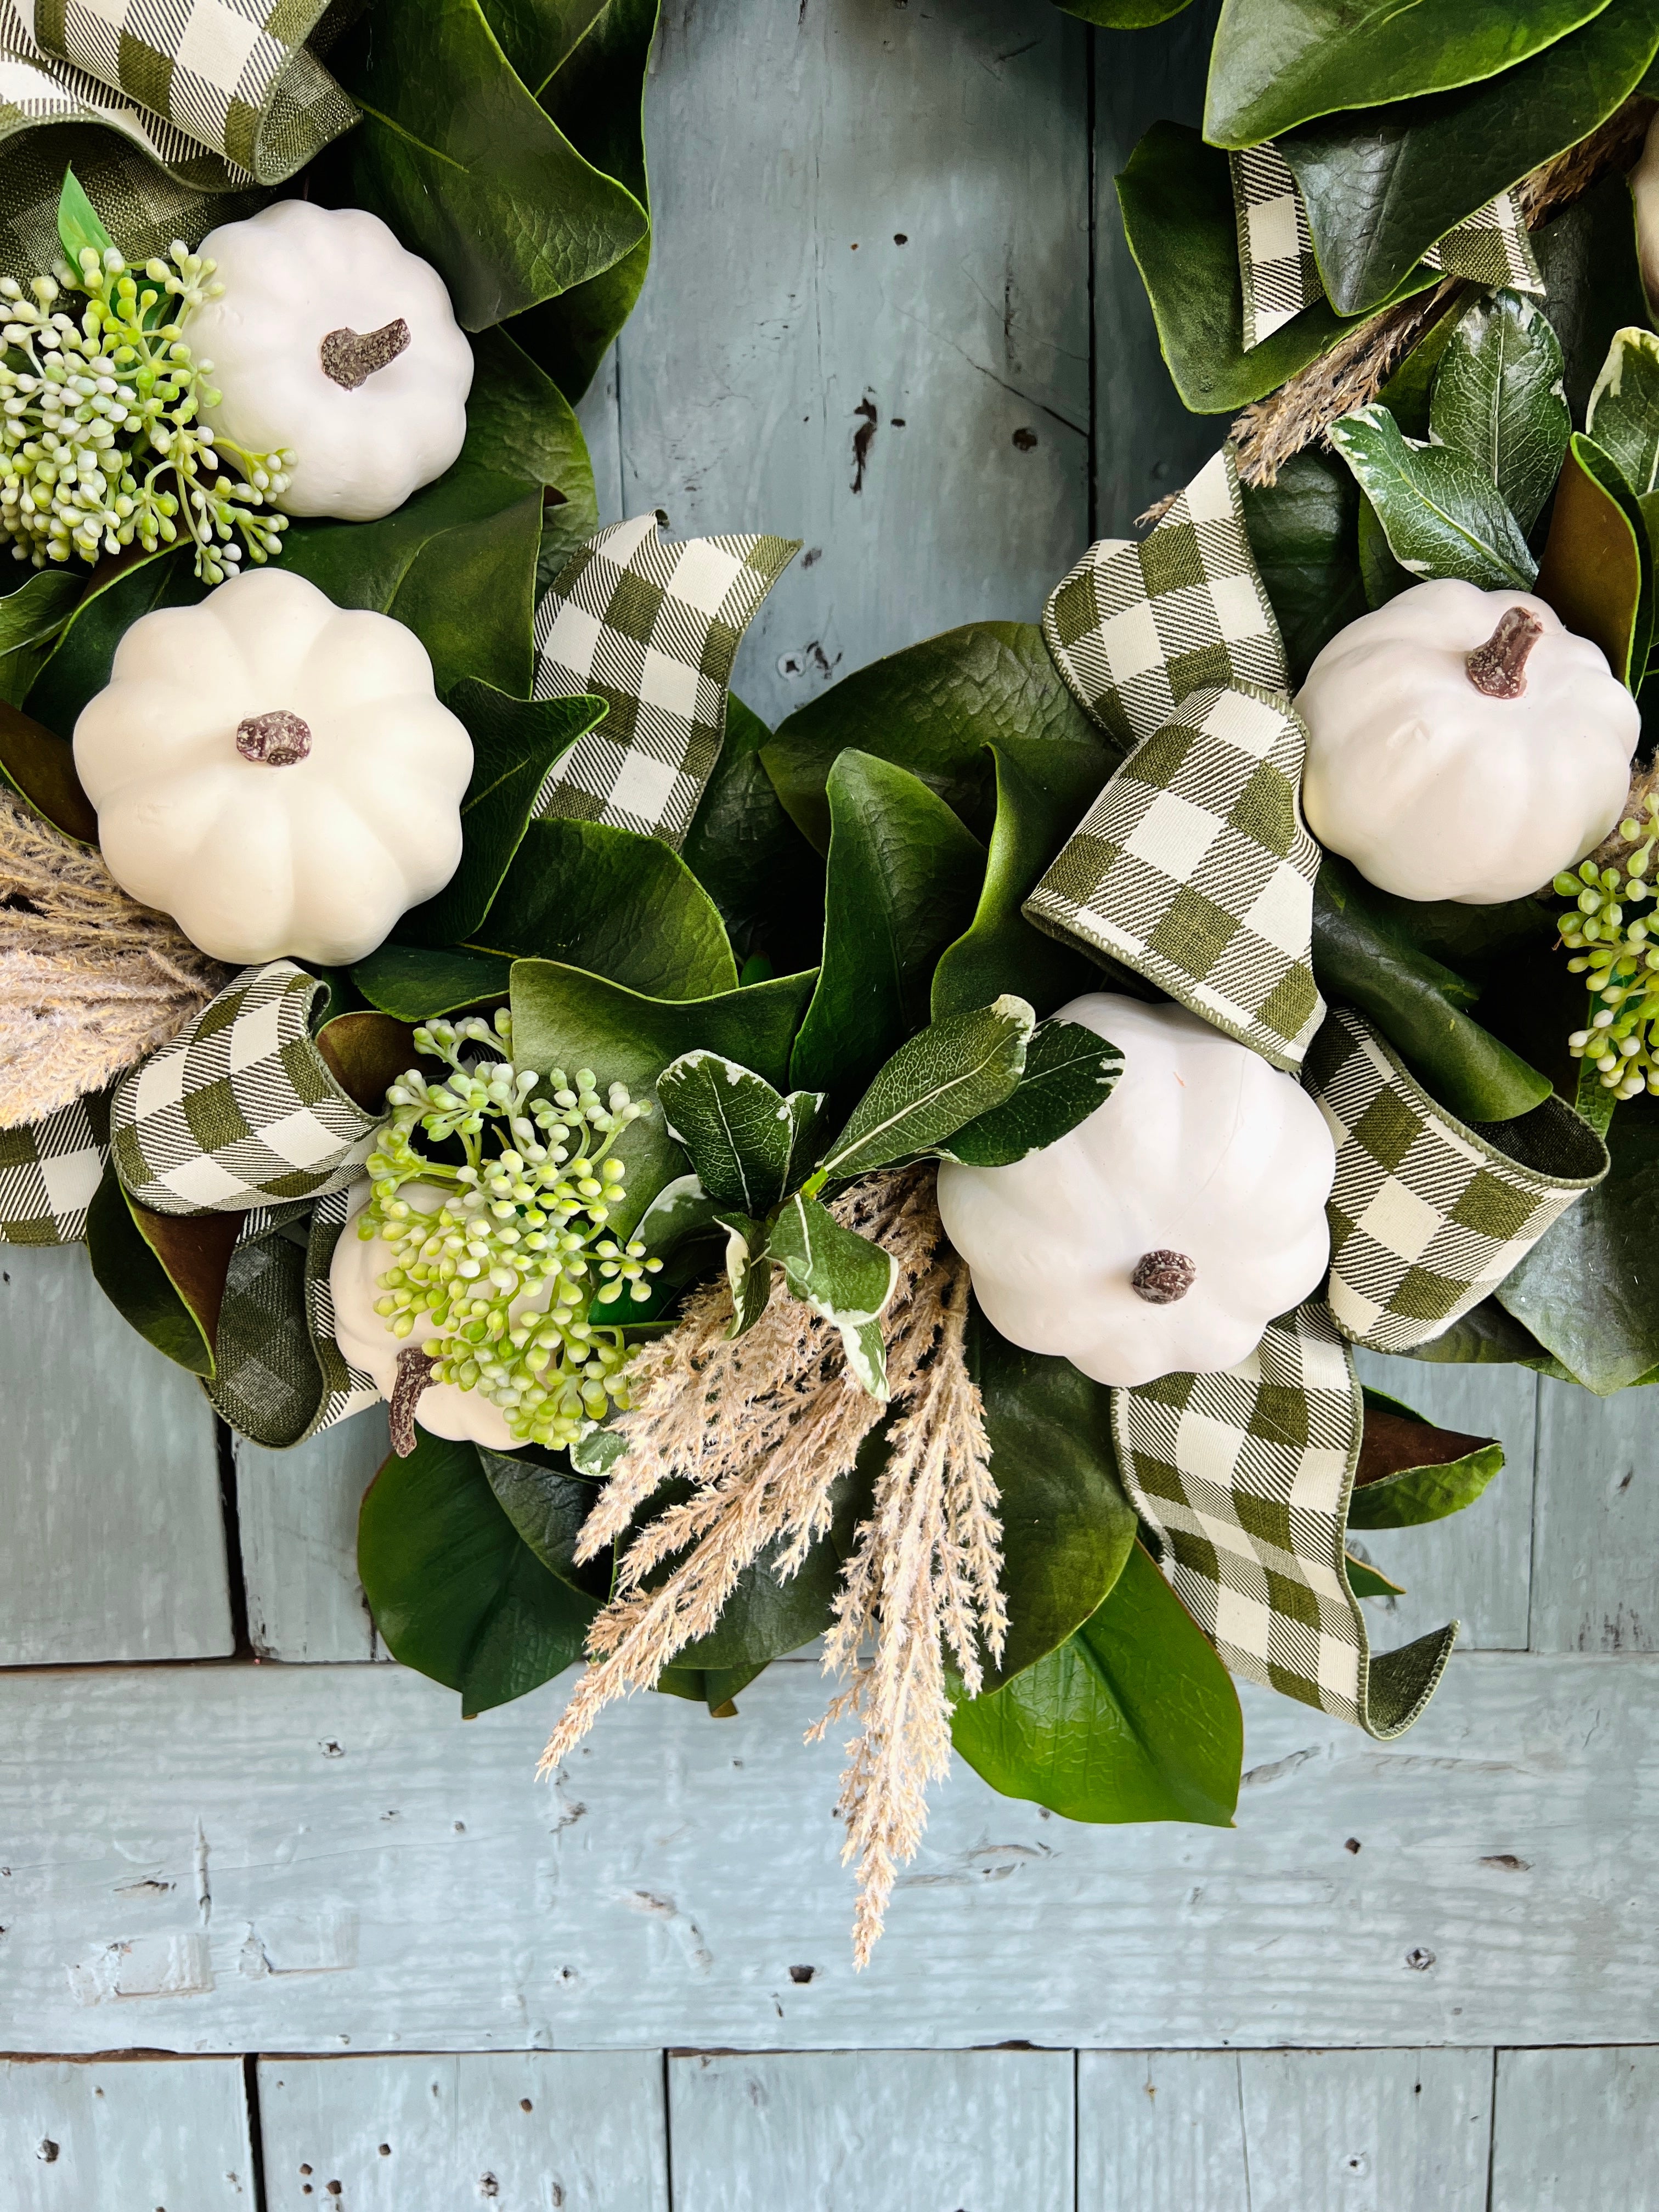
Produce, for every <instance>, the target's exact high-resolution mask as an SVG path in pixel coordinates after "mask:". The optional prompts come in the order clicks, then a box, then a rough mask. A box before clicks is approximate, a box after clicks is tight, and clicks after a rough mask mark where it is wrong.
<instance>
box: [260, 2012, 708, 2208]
mask: <svg viewBox="0 0 1659 2212" xmlns="http://www.w3.org/2000/svg"><path fill="white" fill-rule="evenodd" d="M258 2087H259V2118H260V2126H261V2130H262V2134H263V2138H264V2183H265V2198H264V2201H265V2204H266V2206H267V2208H268V2212H317V2208H318V2207H319V2205H320V2206H329V2205H332V2204H336V2203H337V2204H338V2206H339V2208H340V2212H451V2208H452V2207H455V2206H459V2205H463V2204H465V2205H471V2204H480V2203H483V2204H493V2205H495V2206H496V2207H497V2208H498V2212H551V2208H555V2207H556V2208H557V2212H668V2145H667V2140H666V2137H665V2132H664V2127H663V2086H662V2060H661V2058H660V2057H659V2054H658V2053H657V2052H656V2051H613V2052H598V2051H572V2052H562V2053H560V2054H559V2055H557V2056H555V2055H554V2054H552V2053H551V2052H548V2051H518V2052H503V2053H497V2054H492V2055H490V2056H488V2057H456V2058H441V2057H386V2058H335V2059H326V2058H325V2059H304V2058H267V2059H264V2060H262V2061H261V2062H260V2065H259V2069H258ZM307 2183H309V2187H307Z"/></svg>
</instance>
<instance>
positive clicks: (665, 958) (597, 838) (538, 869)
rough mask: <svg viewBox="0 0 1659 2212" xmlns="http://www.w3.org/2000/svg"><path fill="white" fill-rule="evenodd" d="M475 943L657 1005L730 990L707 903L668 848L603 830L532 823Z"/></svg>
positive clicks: (733, 975) (733, 976)
mask: <svg viewBox="0 0 1659 2212" xmlns="http://www.w3.org/2000/svg"><path fill="white" fill-rule="evenodd" d="M477 943H478V945H480V946H481V947H483V948H487V949H488V950H489V951H492V952H503V953H513V954H515V955H517V956H519V957H521V958H526V959H540V960H560V961H562V962H563V963H565V964H566V965H567V966H568V967H572V968H585V969H587V970H588V971H589V973H590V974H592V975H605V976H608V977H609V978H610V979H611V981H612V982H613V983H623V984H626V985H627V987H628V988H629V990H631V991H644V992H647V993H648V994H650V995H651V996H652V997H653V998H659V999H707V998H712V997H714V996H715V995H716V994H719V993H720V992H722V991H732V990H735V989H736V988H737V982H738V970H737V964H736V963H735V962H734V961H733V959H732V947H731V945H729V944H728V943H727V942H726V930H725V927H724V925H723V924H722V923H721V921H720V915H719V912H718V910H717V909H716V908H715V905H714V901H713V900H712V899H711V898H710V897H709V896H708V892H707V891H706V890H704V889H703V887H702V884H700V883H699V882H698V881H697V879H696V877H695V876H694V875H693V874H692V873H691V871H690V868H688V867H687V866H686V865H685V863H684V860H681V858H680V856H679V854H678V853H677V852H675V851H674V850H673V848H672V847H671V846H668V845H665V844H664V843H663V842H662V840H661V839H660V838H659V837H641V836H639V835H637V834H636V832H635V831H634V830H632V829H611V828H609V827H608V826H607V825H606V824H605V823H602V822H567V821H563V820H560V819H557V818H555V819H550V820H548V821H544V822H532V823H530V825H529V826H528V828H527V829H526V830H525V833H524V837H523V840H522V842H521V843H520V846H519V849H518V851H517V852H516V854H514V855H513V863H512V866H510V867H509V868H508V869H507V874H506V877H505V878H503V880H502V884H501V889H500V890H499V891H497V893H496V894H495V898H494V899H493V900H492V902H491V903H490V908H489V914H488V915H486V916H485V918H484V920H483V922H482V923H481V924H480V926H479V928H478V930H477Z"/></svg>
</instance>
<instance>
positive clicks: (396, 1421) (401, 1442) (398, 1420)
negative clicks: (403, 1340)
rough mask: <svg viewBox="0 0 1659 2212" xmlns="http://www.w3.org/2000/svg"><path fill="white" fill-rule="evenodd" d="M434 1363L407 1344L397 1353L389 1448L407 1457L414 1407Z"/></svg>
mask: <svg viewBox="0 0 1659 2212" xmlns="http://www.w3.org/2000/svg"><path fill="white" fill-rule="evenodd" d="M435 1364H436V1362H435V1361H434V1360H431V1359H428V1358H427V1356H426V1354H425V1352H422V1351H421V1349H420V1348H419V1346H416V1345H413V1344H406V1345H405V1346H404V1348H403V1350H402V1351H401V1352H399V1353H398V1379H397V1381H396V1383H393V1385H392V1423H391V1425H392V1450H393V1451H395V1452H396V1453H397V1455H398V1458H399V1459H407V1458H408V1457H409V1455H410V1452H412V1451H413V1450H414V1449H415V1408H416V1406H418V1405H419V1404H420V1402H421V1393H422V1391H423V1390H424V1389H425V1388H426V1386H427V1384H428V1383H429V1382H430V1381H431V1380H432V1370H433V1368H434V1366H435Z"/></svg>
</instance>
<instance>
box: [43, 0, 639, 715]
mask: <svg viewBox="0 0 1659 2212" xmlns="http://www.w3.org/2000/svg"><path fill="white" fill-rule="evenodd" d="M470 4H471V0H441V4H440V12H441V13H446V12H451V11H453V10H455V9H465V8H466V7H468V6H470ZM376 24H377V33H376V35H377V37H385V38H386V39H387V40H388V43H389V42H390V33H389V32H388V31H387V30H386V29H385V28H384V27H382V26H381V22H380V17H378V16H377V18H376ZM365 127H367V126H365ZM473 352H474V354H475V356H477V371H476V373H475V374H474V377H473V382H472V392H471V397H470V398H469V399H468V401H467V408H466V443H465V445H464V446H463V447H462V448H461V451H460V456H459V459H458V460H457V461H456V462H455V463H454V465H453V467H452V468H450V469H448V470H447V471H445V473H444V474H443V475H442V476H441V477H439V478H438V479H437V481H436V483H429V484H428V485H426V486H425V487H424V488H423V489H422V490H420V491H417V492H416V494H415V495H414V496H413V497H412V498H411V499H409V500H406V501H404V505H403V506H402V507H398V509H397V510H396V512H395V513H392V514H388V515H386V516H383V517H382V518H381V520H380V521H378V522H331V521H326V520H315V519H313V520H305V521H298V522H295V524H294V525H293V526H292V527H291V528H290V529H289V532H288V534H287V536H286V537H285V538H284V539H283V567H284V568H292V569H294V570H295V571H296V573H297V574H300V575H302V576H305V577H307V578H308V579H309V580H310V581H311V582H312V583H313V584H315V585H317V586H319V589H321V590H322V591H325V592H327V594H328V596H329V598H330V599H332V600H333V601H334V604H335V605H337V606H341V607H368V608H371V609H373V610H374V611H375V612H376V613H379V614H388V615H392V616H393V617H395V618H396V619H397V620H398V622H401V623H407V624H408V626H409V628H410V629H412V630H413V631H414V632H415V634H416V636H417V637H418V638H419V639H420V641H421V642H422V645H423V646H424V647H426V649H427V651H428V653H430V654H431V656H432V668H433V675H434V678H435V682H436V684H437V686H438V690H439V692H440V693H441V694H443V693H447V691H448V690H449V689H450V687H451V686H452V685H453V684H456V683H459V680H460V678H462V677H464V676H471V677H475V678H478V679H479V680H480V681H481V682H483V683H487V684H492V685H494V687H495V689H496V690H499V691H506V692H509V693H511V694H513V696H516V697H518V698H523V697H524V696H526V693H527V692H528V691H529V690H530V682H531V675H532V667H533V661H534V654H533V648H532V640H531V620H532V615H533V613H534V611H535V596H536V562H537V552H538V547H539V545H540V543H541V535H542V516H543V509H544V500H545V497H546V494H547V492H548V490H549V489H556V490H557V491H559V492H561V493H562V495H564V498H565V500H566V501H567V502H568V505H569V506H570V507H573V508H574V509H575V510H576V511H577V512H578V513H580V515H581V517H582V519H583V520H584V521H585V522H586V524H587V528H588V529H589V530H591V529H592V528H593V527H594V526H596V524H597V512H596V509H595V507H594V503H593V472H592V465H591V464H590V463H589V461H588V458H587V448H586V445H585V443H584V442H583V439H582V435H581V430H580V426H579V425H578V423H577V421H576V418H575V416H574V414H573V413H572V412H571V410H570V408H569V405H568V403H567V402H566V401H565V400H564V399H563V398H562V397H561V396H560V394H559V392H557V391H556V389H555V387H554V386H553V385H552V384H550V382H549V380H548V379H547V378H546V377H545V376H544V374H542V372H541V370H540V369H539V368H537V367H536V365H535V363H534V362H532V361H531V360H530V359H529V358H528V357H527V356H526V355H525V354H524V353H522V352H521V351H520V349H519V348H518V347H517V346H516V345H514V344H513V341H512V340H511V338H509V337H507V336H506V335H505V333H503V332H502V331H488V332H486V333H485V335H484V336H483V337H480V338H477V339H475V341H474V343H473ZM590 517H592V520H588V518H590ZM584 534H586V532H584ZM47 673H48V674H49V673H50V664H49V665H48V670H47Z"/></svg>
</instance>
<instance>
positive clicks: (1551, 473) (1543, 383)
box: [1429, 292, 1655, 531]
mask: <svg viewBox="0 0 1659 2212" xmlns="http://www.w3.org/2000/svg"><path fill="white" fill-rule="evenodd" d="M1630 335H1631V336H1632V337H1634V336H1636V335H1638V333H1636V332H1634V331H1632V332H1631V333H1630ZM1641 335H1642V336H1644V337H1650V334H1649V333H1647V332H1643V333H1641ZM1650 343H1655V341H1653V340H1652V339H1651V337H1650ZM1564 367H1565V364H1564V362H1563V360H1562V356H1561V342H1560V340H1559V338H1558V337H1556V335H1555V332H1554V331H1553V330H1552V329H1551V327H1550V325H1549V322H1548V320H1547V318H1546V316H1545V314H1544V313H1543V310H1542V309H1541V307H1539V306H1538V304H1537V302H1536V301H1532V300H1528V299H1523V298H1522V295H1520V294H1519V293H1518V292H1492V293H1489V294H1486V295H1483V296H1481V297H1480V298H1479V299H1477V300H1476V301H1475V303H1474V306H1473V307H1470V308H1469V309H1468V311H1467V312H1466V313H1464V314H1463V315H1462V317H1461V318H1460V319H1459V320H1458V322H1457V324H1456V326H1455V328H1454V330H1453V331H1452V334H1451V337H1450V338H1449V340H1448V341H1447V344H1446V349H1445V352H1444V353H1443V355H1442V356H1441V359H1440V368H1439V373H1438V374H1437V376H1436V378H1435V380H1434V398H1433V402H1432V404H1431V408H1430V411H1429V436H1430V438H1431V441H1432V442H1433V443H1434V444H1435V445H1437V446H1451V447H1455V449H1456V450H1457V451H1458V452H1459V453H1467V454H1468V457H1469V459H1471V460H1472V461H1474V463H1476V465H1478V466H1479V467H1480V471H1481V472H1482V473H1483V474H1484V475H1485V476H1487V477H1490V478H1491V480H1492V483H1494V484H1495V485H1496V486H1497V488H1498V492H1499V493H1500V494H1501V495H1502V496H1503V499H1504V502H1505V504H1506V505H1507V506H1508V507H1509V510H1510V513H1511V514H1513V515H1514V517H1515V519H1516V521H1517V522H1518V523H1519V524H1520V526H1521V527H1522V530H1523V531H1525V530H1530V529H1531V528H1532V526H1533V524H1534V522H1535V521H1536V520H1538V517H1539V515H1540V514H1541V513H1542V511H1543V506H1544V501H1546V500H1547V498H1548V497H1549V495H1550V494H1551V492H1552V491H1553V490H1554V489H1555V479H1556V478H1557V477H1558V476H1559V475H1560V473H1561V463H1562V459H1563V458H1564V457H1565V453H1566V450H1567V440H1568V439H1569V438H1570V437H1571V435H1572V417H1571V415H1570V414H1569V413H1568V412H1567V402H1566V397H1565V392H1564V391H1563V389H1562V383H1561V379H1562V374H1563V369H1564ZM1626 473H1628V471H1626Z"/></svg>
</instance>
